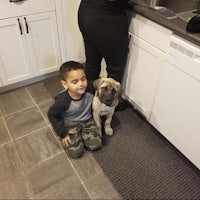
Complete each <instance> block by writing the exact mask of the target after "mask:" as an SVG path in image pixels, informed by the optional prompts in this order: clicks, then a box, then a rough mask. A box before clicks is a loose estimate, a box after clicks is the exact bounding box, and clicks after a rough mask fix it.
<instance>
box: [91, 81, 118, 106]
mask: <svg viewBox="0 0 200 200" xmlns="http://www.w3.org/2000/svg"><path fill="white" fill-rule="evenodd" d="M94 88H95V90H96V94H95V95H96V96H98V97H99V100H100V101H101V103H104V104H106V105H107V106H116V105H117V104H118V97H119V94H120V91H121V85H120V83H119V82H117V81H115V80H114V79H112V78H100V79H97V80H95V81H94Z"/></svg>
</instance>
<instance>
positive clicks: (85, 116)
mask: <svg viewBox="0 0 200 200" xmlns="http://www.w3.org/2000/svg"><path fill="white" fill-rule="evenodd" d="M93 96H94V89H93V87H92V85H90V86H88V87H87V89H86V91H85V93H84V94H83V96H82V98H81V99H79V100H74V99H72V98H71V96H70V95H69V93H68V90H65V91H63V92H61V93H60V94H58V95H57V96H56V98H55V101H54V104H53V105H52V106H51V107H50V108H49V110H48V118H49V121H50V122H51V124H52V126H53V128H54V130H55V132H56V134H57V135H58V136H60V137H61V138H64V137H66V135H67V134H68V130H69V129H70V127H72V126H73V125H77V124H80V125H81V124H82V123H84V122H85V121H87V120H89V119H90V118H91V117H92V99H93Z"/></svg>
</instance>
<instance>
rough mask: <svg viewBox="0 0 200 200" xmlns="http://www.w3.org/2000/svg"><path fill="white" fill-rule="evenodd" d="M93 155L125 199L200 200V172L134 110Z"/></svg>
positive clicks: (120, 115) (120, 117)
mask: <svg viewBox="0 0 200 200" xmlns="http://www.w3.org/2000/svg"><path fill="white" fill-rule="evenodd" d="M113 128H114V135H113V136H111V137H109V136H104V145H103V148H102V149H101V150H100V151H97V152H93V156H94V157H95V159H96V160H97V161H98V163H99V165H100V166H101V167H102V169H103V170H104V172H105V174H106V175H107V176H108V177H109V178H110V180H111V181H112V183H113V184H114V186H115V187H116V189H117V190H118V191H119V193H120V194H121V196H122V198H123V199H200V171H199V170H198V169H197V168H196V167H194V165H193V164H192V163H191V162H189V161H188V160H187V159H186V158H185V157H184V156H183V155H182V154H181V153H180V152H179V151H178V150H177V149H176V148H175V147H174V146H173V145H171V144H170V143H169V142H168V141H167V140H166V139H165V138H164V137H163V136H162V135H161V134H159V133H158V132H157V131H156V130H155V129H154V128H152V127H151V126H150V125H149V124H148V123H146V122H145V120H143V119H142V118H141V117H140V116H139V115H138V114H137V113H135V112H134V110H132V109H129V108H128V109H126V110H125V111H121V112H116V113H115V114H114V117H113Z"/></svg>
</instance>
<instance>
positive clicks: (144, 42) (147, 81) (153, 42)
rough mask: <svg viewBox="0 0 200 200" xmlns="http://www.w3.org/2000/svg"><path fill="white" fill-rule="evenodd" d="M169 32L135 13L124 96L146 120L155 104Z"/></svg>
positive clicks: (131, 28) (124, 82)
mask: <svg viewBox="0 0 200 200" xmlns="http://www.w3.org/2000/svg"><path fill="white" fill-rule="evenodd" d="M170 34H171V31H169V30H168V29H165V28H164V27H161V26H160V25H158V24H156V23H154V22H152V21H150V20H147V19H146V18H144V17H142V16H139V15H136V16H135V17H134V18H133V19H132V21H131V26H130V35H131V40H130V48H129V50H130V52H129V56H128V61H127V66H126V71H125V74H124V80H123V88H124V97H125V98H126V99H127V100H128V101H130V103H132V104H133V106H134V107H135V108H136V109H137V110H139V111H140V112H141V113H142V114H143V115H144V116H145V117H146V119H147V120H149V118H150V114H151V110H152V107H153V102H154V97H155V93H156V89H157V83H158V80H159V77H160V73H161V70H162V65H163V61H164V56H165V50H166V47H167V43H168V41H169V36H170ZM161 38H162V39H161Z"/></svg>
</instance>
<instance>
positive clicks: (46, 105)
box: [38, 100, 53, 121]
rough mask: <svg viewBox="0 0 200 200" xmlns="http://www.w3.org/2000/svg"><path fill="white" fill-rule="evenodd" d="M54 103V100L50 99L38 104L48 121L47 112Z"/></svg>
mask: <svg viewBox="0 0 200 200" xmlns="http://www.w3.org/2000/svg"><path fill="white" fill-rule="evenodd" d="M52 104H53V100H50V101H47V102H44V103H41V104H39V105H38V107H39V109H40V111H41V112H42V114H43V115H44V117H45V119H46V120H47V121H49V120H48V117H47V112H48V110H49V108H50V106H51V105H52Z"/></svg>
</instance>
